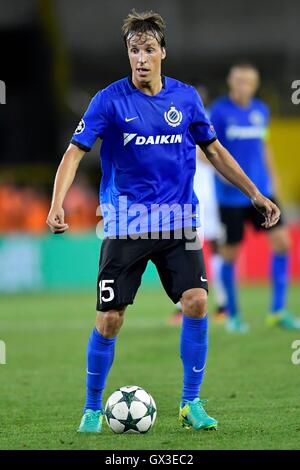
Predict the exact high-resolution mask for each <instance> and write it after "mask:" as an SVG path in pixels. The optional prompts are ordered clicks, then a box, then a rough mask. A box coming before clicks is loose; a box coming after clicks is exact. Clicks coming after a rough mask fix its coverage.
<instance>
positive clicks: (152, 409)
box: [105, 385, 156, 434]
mask: <svg viewBox="0 0 300 470" xmlns="http://www.w3.org/2000/svg"><path fill="white" fill-rule="evenodd" d="M105 419H106V422H107V424H108V426H109V427H110V429H111V430H112V431H113V432H115V433H117V434H121V433H140V434H144V433H146V432H148V431H149V429H151V428H152V426H153V424H154V422H155V419H156V404H155V401H154V400H153V398H152V396H151V395H150V394H149V393H148V392H146V390H144V389H143V388H141V387H138V386H137V385H128V386H125V387H121V388H119V389H118V390H116V391H115V392H114V393H112V394H111V395H110V397H109V398H108V400H107V402H106V405H105Z"/></svg>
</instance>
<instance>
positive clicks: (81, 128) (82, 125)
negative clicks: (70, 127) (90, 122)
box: [74, 119, 85, 135]
mask: <svg viewBox="0 0 300 470" xmlns="http://www.w3.org/2000/svg"><path fill="white" fill-rule="evenodd" d="M84 128H85V122H84V120H83V119H81V120H80V121H79V124H78V126H77V127H76V129H75V132H74V134H76V135H77V134H81V132H83V131H84Z"/></svg>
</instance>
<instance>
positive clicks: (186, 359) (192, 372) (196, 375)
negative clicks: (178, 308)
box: [180, 315, 208, 402]
mask: <svg viewBox="0 0 300 470" xmlns="http://www.w3.org/2000/svg"><path fill="white" fill-rule="evenodd" d="M207 348H208V318H207V316H206V317H204V318H190V317H187V316H186V315H183V321H182V330H181V338H180V357H181V360H182V364H183V389H182V402H184V401H186V400H194V399H195V398H197V397H198V396H199V393H200V386H201V383H202V379H203V374H204V370H205V362H206V356H207Z"/></svg>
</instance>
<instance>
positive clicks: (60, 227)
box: [46, 206, 69, 234]
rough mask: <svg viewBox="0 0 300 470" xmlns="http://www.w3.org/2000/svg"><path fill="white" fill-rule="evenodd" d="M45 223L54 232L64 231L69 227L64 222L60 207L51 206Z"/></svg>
mask: <svg viewBox="0 0 300 470" xmlns="http://www.w3.org/2000/svg"><path fill="white" fill-rule="evenodd" d="M46 224H47V225H49V228H50V230H51V232H52V233H55V234H59V233H64V232H65V231H66V230H68V228H69V226H68V224H65V212H64V210H63V208H62V207H55V206H52V207H51V209H50V211H49V214H48V217H47V220H46Z"/></svg>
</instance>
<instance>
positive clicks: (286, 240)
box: [271, 229, 290, 253]
mask: <svg viewBox="0 0 300 470" xmlns="http://www.w3.org/2000/svg"><path fill="white" fill-rule="evenodd" d="M271 242H272V248H273V250H274V251H275V252H276V253H287V252H288V251H289V249H290V237H289V234H288V232H287V230H286V229H280V230H278V231H276V230H274V233H273V235H271Z"/></svg>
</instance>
